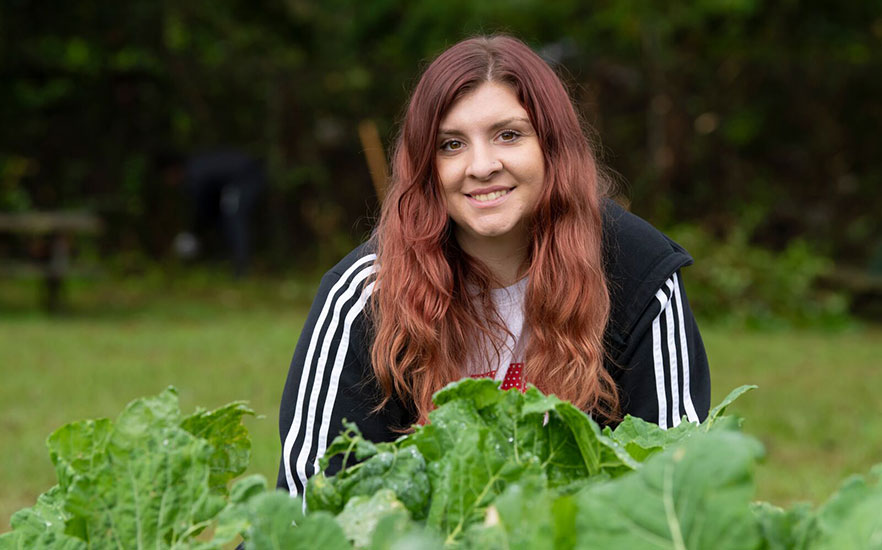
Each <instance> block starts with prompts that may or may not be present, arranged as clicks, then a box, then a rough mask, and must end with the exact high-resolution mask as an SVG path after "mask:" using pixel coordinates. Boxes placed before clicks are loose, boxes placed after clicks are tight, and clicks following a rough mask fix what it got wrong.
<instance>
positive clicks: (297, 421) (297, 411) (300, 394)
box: [282, 254, 377, 496]
mask: <svg viewBox="0 0 882 550" xmlns="http://www.w3.org/2000/svg"><path fill="white" fill-rule="evenodd" d="M376 257H377V255H376V254H369V255H367V256H364V257H362V258H360V259H358V260H357V261H356V262H355V263H353V264H352V265H351V266H350V267H349V269H347V270H346V271H345V272H344V273H343V275H342V276H341V277H340V279H339V280H338V281H337V282H336V283H335V284H334V286H333V287H331V290H330V292H328V295H327V297H326V298H325V303H324V304H323V305H322V310H321V313H320V314H319V317H318V320H317V321H316V323H315V326H313V327H312V337H311V338H310V341H309V347H308V348H307V352H306V359H305V361H304V364H303V369H302V371H301V374H300V384H299V386H298V388H297V402H296V405H295V407H294V418H293V420H292V421H291V427H290V428H289V429H288V434H287V435H286V437H285V444H284V447H283V449H282V459H283V461H284V464H285V478H286V480H287V482H288V490H289V491H290V493H291V496H295V495H297V493H298V490H297V485H295V483H294V469H293V468H292V467H291V450H292V449H293V447H294V443H295V440H296V439H297V436H298V434H299V433H300V430H301V428H302V427H303V426H302V423H303V409H304V405H305V402H304V398H305V392H306V386H307V385H308V383H309V380H310V377H311V375H312V366H313V365H312V359H313V356H314V355H315V350H316V345H317V344H318V340H319V334H320V333H321V329H322V327H323V326H324V323H325V319H326V318H327V316H328V311H330V309H331V307H332V306H333V305H334V304H335V300H336V299H337V292H338V291H339V290H340V289H341V288H342V287H343V286H344V285H346V284H347V281H348V280H349V278H350V277H351V276H352V274H353V273H354V272H355V271H358V270H359V269H362V268H363V267H362V266H363V265H364V264H365V263H367V262H371V261H373V260H375V259H376ZM373 270H374V269H373V266H371V269H370V270H369V272H373ZM360 280H363V277H362V279H360ZM350 284H351V283H350ZM351 294H352V293H350V296H351ZM340 298H341V299H342V300H344V301H345V298H343V297H342V296H341V297H340ZM329 332H330V331H329ZM318 382H320V381H318ZM318 382H317V383H316V385H318ZM313 414H314V413H313ZM309 444H310V442H308V441H306V440H304V445H309ZM298 478H299V480H300V482H301V486H302V487H305V486H306V475H305V472H304V473H303V475H300V472H298Z"/></svg>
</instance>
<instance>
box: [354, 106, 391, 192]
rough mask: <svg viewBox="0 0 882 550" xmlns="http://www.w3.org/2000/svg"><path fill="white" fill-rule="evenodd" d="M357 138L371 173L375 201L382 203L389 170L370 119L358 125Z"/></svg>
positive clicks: (380, 142) (374, 123)
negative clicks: (375, 193) (375, 196)
mask: <svg viewBox="0 0 882 550" xmlns="http://www.w3.org/2000/svg"><path fill="white" fill-rule="evenodd" d="M358 137H359V139H360V140H361V147H362V149H364V156H365V158H366V159H367V164H368V170H369V171H370V173H371V181H372V182H373V183H374V191H376V192H377V199H378V200H379V201H380V202H381V203H382V202H383V198H385V196H386V185H387V182H388V181H389V168H388V166H387V165H386V154H385V153H384V152H383V142H382V141H380V132H379V131H378V130H377V123H376V122H374V121H373V120H370V119H365V120H362V121H361V122H360V123H359V124H358Z"/></svg>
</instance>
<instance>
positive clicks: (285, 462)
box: [277, 256, 388, 496]
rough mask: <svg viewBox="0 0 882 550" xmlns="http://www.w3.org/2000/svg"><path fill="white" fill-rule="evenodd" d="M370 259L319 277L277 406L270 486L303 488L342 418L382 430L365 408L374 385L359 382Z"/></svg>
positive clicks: (364, 360) (369, 432) (371, 434)
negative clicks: (275, 469) (277, 455)
mask: <svg viewBox="0 0 882 550" xmlns="http://www.w3.org/2000/svg"><path fill="white" fill-rule="evenodd" d="M372 259H373V258H372V257H371V256H364V257H363V258H361V259H360V260H358V261H355V262H353V263H351V265H349V267H348V269H345V270H336V269H335V270H332V271H330V272H329V273H327V274H326V275H325V276H324V277H323V278H322V281H321V284H320V286H319V289H318V292H317V294H316V297H315V300H314V301H313V304H312V308H311V309H310V311H309V315H308V316H307V319H306V322H305V324H304V327H303V330H302V331H301V333H300V339H299V340H298V342H297V347H296V348H295V351H294V357H293V359H292V361H291V366H290V369H289V370H288V377H287V380H286V382H285V389H284V391H283V393H282V401H281V405H280V408H279V435H280V438H281V443H282V454H281V460H280V464H279V476H278V482H277V486H278V487H279V488H284V489H285V490H287V491H289V492H290V493H291V495H292V496H293V495H298V494H299V495H302V494H303V491H304V488H305V485H306V480H307V479H308V478H309V477H310V476H312V475H313V474H315V473H316V472H317V471H318V460H319V459H320V458H321V457H322V456H323V455H324V453H325V450H326V449H327V447H328V444H329V443H330V442H331V441H333V439H334V437H336V436H337V435H338V434H339V433H340V431H342V428H343V419H349V420H352V421H355V422H356V423H358V424H359V427H360V428H361V430H362V432H363V433H364V434H365V436H366V437H368V438H371V439H383V438H388V435H387V434H386V432H387V431H388V430H387V425H386V420H387V419H384V418H381V417H379V416H378V415H372V414H371V410H372V409H373V407H374V404H375V403H376V401H375V399H374V398H375V392H372V390H371V388H372V386H370V385H369V384H366V383H365V377H366V373H368V372H369V369H370V365H369V363H368V361H369V355H368V350H369V346H368V344H367V336H366V328H365V324H364V317H365V306H366V304H367V301H368V299H369V298H370V295H371V292H372V290H373V286H374V283H373V281H371V277H370V276H371V274H372V273H373V272H374V267H373V263H372ZM341 271H342V273H341ZM330 469H331V468H329V470H330Z"/></svg>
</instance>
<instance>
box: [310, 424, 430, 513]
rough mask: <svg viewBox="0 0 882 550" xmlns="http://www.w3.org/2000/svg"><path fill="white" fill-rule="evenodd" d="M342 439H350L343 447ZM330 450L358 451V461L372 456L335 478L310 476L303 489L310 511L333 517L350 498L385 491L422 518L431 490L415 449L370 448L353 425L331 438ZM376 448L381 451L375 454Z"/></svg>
mask: <svg viewBox="0 0 882 550" xmlns="http://www.w3.org/2000/svg"><path fill="white" fill-rule="evenodd" d="M346 439H352V442H351V444H348V445H345V444H344V443H346V441H345V440H346ZM333 447H335V448H338V449H339V448H346V449H355V450H358V449H361V453H363V454H359V453H358V452H357V453H356V456H357V457H358V458H363V457H364V456H365V454H370V453H373V454H372V456H370V457H369V458H367V460H364V461H363V462H360V463H358V464H355V465H354V466H351V467H349V468H346V469H344V470H341V471H340V472H339V473H338V474H337V475H335V476H331V477H326V476H325V474H324V473H323V472H320V473H319V474H318V475H316V476H313V477H312V478H311V479H310V480H309V483H308V484H307V487H306V502H307V503H308V506H309V508H310V510H325V511H328V512H331V513H334V514H336V513H339V512H340V511H341V510H342V509H343V507H344V505H345V503H346V502H347V501H349V499H351V498H353V497H360V496H370V495H373V494H374V493H376V492H377V491H380V490H383V489H389V490H391V491H392V492H393V493H395V494H396V495H397V496H398V499H399V500H400V501H401V502H402V503H403V504H404V506H405V507H406V508H407V509H408V510H409V511H410V513H411V514H413V516H414V517H415V518H417V519H421V518H424V517H425V515H426V509H427V507H428V502H429V494H430V491H431V488H430V486H429V477H428V474H427V472H426V461H425V459H423V455H422V454H421V453H420V451H419V449H418V448H417V447H415V446H413V445H408V446H404V447H401V448H399V447H397V446H394V445H378V446H374V445H373V444H370V443H369V442H365V441H364V439H362V437H361V434H359V433H358V432H357V428H355V427H354V426H351V427H350V428H349V430H348V431H347V432H346V433H344V434H342V435H341V437H338V438H337V439H335V443H334V445H333ZM379 449H382V450H381V451H379V452H378V450H379ZM326 456H328V455H326Z"/></svg>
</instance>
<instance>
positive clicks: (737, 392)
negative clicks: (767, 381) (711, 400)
mask: <svg viewBox="0 0 882 550" xmlns="http://www.w3.org/2000/svg"><path fill="white" fill-rule="evenodd" d="M756 388H757V386H754V385H744V386H738V387H737V388H735V389H734V390H732V391H730V392H729V394H728V395H727V396H726V397H724V398H723V400H722V401H721V402H720V404H719V405H717V406H716V407H714V408H713V409H711V410H710V413H708V415H707V419H706V420H705V421H704V422H703V423H702V425H703V426H705V428H706V429H710V428H711V427H712V426H713V425H714V424H715V423H716V422H717V420H718V419H719V418H720V417H721V416H723V415H724V414H725V413H726V409H727V408H729V405H731V404H732V403H734V402H735V400H736V399H738V398H739V397H741V396H742V395H744V394H745V393H747V392H749V391H751V390H755V389H756Z"/></svg>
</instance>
